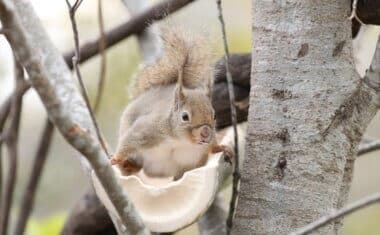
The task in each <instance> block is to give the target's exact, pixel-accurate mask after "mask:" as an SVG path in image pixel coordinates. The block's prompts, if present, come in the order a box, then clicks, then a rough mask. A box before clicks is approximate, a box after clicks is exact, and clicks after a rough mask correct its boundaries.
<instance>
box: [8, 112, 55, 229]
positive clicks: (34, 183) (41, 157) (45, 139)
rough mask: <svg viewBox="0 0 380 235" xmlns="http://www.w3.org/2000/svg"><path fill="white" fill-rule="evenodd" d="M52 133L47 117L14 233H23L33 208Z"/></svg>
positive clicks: (51, 124) (51, 125) (52, 126)
mask: <svg viewBox="0 0 380 235" xmlns="http://www.w3.org/2000/svg"><path fill="white" fill-rule="evenodd" d="M53 133H54V125H53V123H52V122H51V121H50V120H49V119H46V121H45V127H44V129H43V133H42V135H41V138H40V143H39V145H38V149H37V152H36V155H35V157H34V162H33V166H32V171H31V175H30V177H29V180H28V183H27V186H26V189H25V192H24V194H23V196H22V200H21V206H20V212H19V216H18V220H17V223H16V227H15V232H14V234H15V235H22V234H24V231H25V226H26V222H27V221H28V218H29V215H30V213H31V212H32V209H33V205H34V198H35V194H36V190H37V187H38V183H39V180H40V177H41V174H42V171H43V168H44V165H45V162H46V158H47V156H48V152H49V148H50V144H51V141H52V137H53Z"/></svg>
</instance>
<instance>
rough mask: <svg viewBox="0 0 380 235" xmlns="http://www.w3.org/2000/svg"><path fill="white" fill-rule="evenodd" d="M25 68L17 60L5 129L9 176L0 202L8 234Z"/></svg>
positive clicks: (0, 223)
mask: <svg viewBox="0 0 380 235" xmlns="http://www.w3.org/2000/svg"><path fill="white" fill-rule="evenodd" d="M23 71H24V70H23V68H22V67H21V65H20V64H18V63H17V62H16V60H15V83H16V85H15V94H14V96H13V99H12V107H11V110H10V114H9V120H10V125H9V126H8V128H7V129H6V130H5V131H4V136H5V140H4V141H5V144H6V146H7V149H8V158H9V160H8V165H9V169H8V176H7V179H6V182H5V186H4V191H2V195H1V199H0V201H1V203H0V235H6V234H7V230H8V221H9V217H10V216H9V214H10V210H11V206H12V200H13V192H14V188H15V183H16V177H17V158H18V132H19V125H20V117H21V106H22V93H21V89H20V86H21V85H20V84H21V81H22V80H23V79H24V72H23Z"/></svg>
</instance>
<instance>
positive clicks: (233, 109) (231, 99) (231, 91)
mask: <svg viewBox="0 0 380 235" xmlns="http://www.w3.org/2000/svg"><path fill="white" fill-rule="evenodd" d="M216 5H217V8H218V18H219V21H220V25H221V28H222V36H223V46H224V53H225V55H224V57H225V61H226V66H225V67H226V78H227V88H228V97H229V103H230V110H231V121H232V127H233V130H234V142H235V143H234V153H235V154H234V158H235V159H234V160H235V167H234V172H233V180H232V197H231V202H230V210H229V212H228V217H227V221H226V224H227V234H230V233H231V229H232V220H233V217H234V214H235V207H236V202H237V198H238V195H239V182H240V171H239V141H238V132H237V126H236V125H237V115H236V107H235V102H236V99H235V91H234V87H233V80H232V75H231V72H230V64H229V58H230V53H229V49H228V43H227V34H226V26H225V23H224V19H223V9H222V1H221V0H216Z"/></svg>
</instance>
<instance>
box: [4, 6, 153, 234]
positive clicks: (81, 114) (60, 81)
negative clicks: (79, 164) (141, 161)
mask: <svg viewBox="0 0 380 235" xmlns="http://www.w3.org/2000/svg"><path fill="white" fill-rule="evenodd" d="M0 20H1V23H2V25H3V27H5V28H7V29H8V30H7V33H6V37H7V39H8V41H9V43H10V44H11V47H12V49H13V51H14V52H15V55H16V57H17V59H18V60H19V61H20V63H21V64H22V65H23V66H24V68H25V69H26V70H27V72H28V74H29V78H30V81H31V83H32V86H33V87H34V88H35V89H36V91H37V93H38V95H39V96H40V98H41V100H42V102H43V103H44V105H45V108H46V110H47V112H48V114H49V118H50V120H52V121H53V123H54V124H55V125H56V126H57V128H58V129H59V131H60V132H61V134H62V135H63V136H64V137H65V138H66V140H67V141H68V142H69V143H70V144H71V145H72V146H73V147H74V148H75V149H76V150H78V151H79V152H81V153H82V154H83V155H84V156H85V157H86V159H87V160H88V161H89V163H90V164H91V166H92V169H93V170H94V172H95V174H96V175H97V176H98V178H99V179H100V181H101V183H102V186H103V187H104V188H105V190H106V192H107V193H108V195H109V197H110V198H111V201H112V202H113V203H114V205H115V207H116V208H118V210H117V212H118V215H119V217H120V218H121V220H122V222H123V224H124V226H125V227H124V228H123V231H122V232H121V233H120V234H149V231H148V230H147V229H146V228H145V226H144V224H143V223H142V221H141V219H140V217H139V215H138V214H137V212H136V211H135V209H134V206H133V205H132V204H131V203H130V202H129V200H128V197H127V196H126V194H125V193H124V192H123V190H122V188H121V187H120V184H119V182H118V181H117V179H116V177H115V175H114V172H113V170H112V168H111V166H110V164H109V162H108V159H107V156H106V155H105V153H104V151H103V150H102V149H101V148H100V145H99V143H98V141H97V140H96V138H94V128H93V127H92V125H91V120H90V119H89V113H88V110H87V108H86V106H85V104H84V102H83V99H82V98H81V97H80V95H79V93H78V91H77V89H76V87H75V85H74V82H73V80H72V76H71V72H70V70H69V69H68V67H67V65H66V64H65V61H64V60H63V58H62V56H61V55H60V53H59V51H58V50H57V49H56V48H55V47H54V45H53V44H52V42H51V41H50V39H49V37H48V36H47V34H46V32H45V30H44V29H43V27H42V24H41V22H40V21H39V19H38V17H37V16H36V14H35V13H34V11H33V8H32V6H31V4H30V2H29V1H27V0H17V1H16V0H14V1H9V0H1V1H0Z"/></svg>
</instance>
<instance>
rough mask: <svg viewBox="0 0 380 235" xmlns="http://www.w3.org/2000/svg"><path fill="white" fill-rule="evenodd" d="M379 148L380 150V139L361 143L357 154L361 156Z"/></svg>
mask: <svg viewBox="0 0 380 235" xmlns="http://www.w3.org/2000/svg"><path fill="white" fill-rule="evenodd" d="M377 150H380V140H374V141H372V142H369V143H365V144H361V145H359V149H358V153H357V156H361V155H364V154H366V153H370V152H373V151H377Z"/></svg>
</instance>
